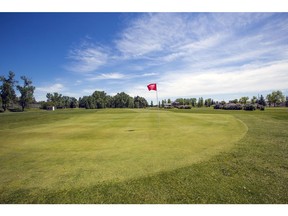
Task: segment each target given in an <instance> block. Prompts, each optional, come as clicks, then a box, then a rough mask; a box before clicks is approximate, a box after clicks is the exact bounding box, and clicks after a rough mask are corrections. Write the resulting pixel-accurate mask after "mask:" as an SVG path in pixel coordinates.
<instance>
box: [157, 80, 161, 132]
mask: <svg viewBox="0 0 288 216" xmlns="http://www.w3.org/2000/svg"><path fill="white" fill-rule="evenodd" d="M156 86H157V84H156ZM156 99H157V107H158V111H157V116H158V128H159V124H160V118H159V111H160V106H159V100H158V88H157V89H156Z"/></svg>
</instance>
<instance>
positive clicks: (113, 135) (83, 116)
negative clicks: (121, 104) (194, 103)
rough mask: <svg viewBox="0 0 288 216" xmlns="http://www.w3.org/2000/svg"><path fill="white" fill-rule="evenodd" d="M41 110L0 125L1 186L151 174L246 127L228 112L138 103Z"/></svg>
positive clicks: (207, 152) (204, 153)
mask: <svg viewBox="0 0 288 216" xmlns="http://www.w3.org/2000/svg"><path fill="white" fill-rule="evenodd" d="M61 112H62V113H61ZM14 115H16V114H14ZM17 115H19V116H20V114H17ZM23 115H25V113H24V114H23ZM27 115H28V114H27ZM29 115H31V114H29ZM35 115H36V113H35ZM37 115H39V116H38V118H37V119H38V120H35V119H34V120H33V121H32V120H31V121H27V124H26V125H25V123H24V125H22V127H16V128H13V127H12V126H11V128H9V127H7V129H5V130H0V135H1V140H2V141H1V144H0V150H1V153H0V155H1V163H0V168H1V169H0V176H1V177H0V182H1V185H2V186H3V187H6V186H7V187H21V188H23V187H27V188H32V187H39V188H54V189H55V188H65V187H67V186H69V187H83V186H85V185H86V186H87V185H92V184H98V183H101V182H104V181H122V180H125V179H128V178H137V177H141V176H147V175H152V174H154V173H156V172H161V171H167V170H172V169H176V168H179V167H184V166H188V165H190V164H193V163H197V162H199V161H204V160H208V159H209V158H211V156H213V155H216V154H219V153H220V152H223V151H229V150H230V149H231V148H232V147H233V145H234V144H235V142H237V141H238V140H239V139H241V138H242V137H243V136H244V135H245V133H246V131H247V127H246V125H244V124H243V123H242V122H241V121H239V120H238V119H236V118H235V117H233V116H231V115H225V114H223V115H222V114H221V115H219V114H216V115H215V114H192V113H174V112H169V111H155V110H136V109H135V110H123V111H121V110H120V111H119V110H115V111H114V110H101V111H93V112H92V111H87V112H85V110H83V111H77V112H71V111H70V113H68V112H65V111H60V112H59V111H58V113H57V112H55V113H53V112H50V113H48V112H47V113H46V112H45V114H37ZM41 115H42V117H41ZM57 115H58V116H59V119H57ZM61 115H65V117H63V116H61ZM60 117H61V118H60ZM19 118H21V117H19ZM41 118H42V119H41ZM43 118H46V120H45V119H43ZM52 118H53V119H54V120H51V119H52ZM39 119H41V122H39V121H40V120H39ZM7 124H9V122H8V123H7ZM10 124H11V125H12V124H15V122H11V123H10Z"/></svg>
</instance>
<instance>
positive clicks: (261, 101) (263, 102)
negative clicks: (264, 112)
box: [258, 95, 266, 106]
mask: <svg viewBox="0 0 288 216" xmlns="http://www.w3.org/2000/svg"><path fill="white" fill-rule="evenodd" d="M258 103H259V104H260V105H262V106H266V101H265V99H264V97H263V95H261V96H260V99H259V101H258Z"/></svg>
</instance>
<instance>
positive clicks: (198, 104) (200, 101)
mask: <svg viewBox="0 0 288 216" xmlns="http://www.w3.org/2000/svg"><path fill="white" fill-rule="evenodd" d="M197 106H198V107H203V106H204V101H203V97H200V98H199V99H198V103H197Z"/></svg>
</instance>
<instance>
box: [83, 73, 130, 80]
mask: <svg viewBox="0 0 288 216" xmlns="http://www.w3.org/2000/svg"><path fill="white" fill-rule="evenodd" d="M125 77H126V75H124V74H121V73H102V74H100V75H97V76H91V77H89V78H87V80H88V81H94V80H108V79H124V78H125Z"/></svg>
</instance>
